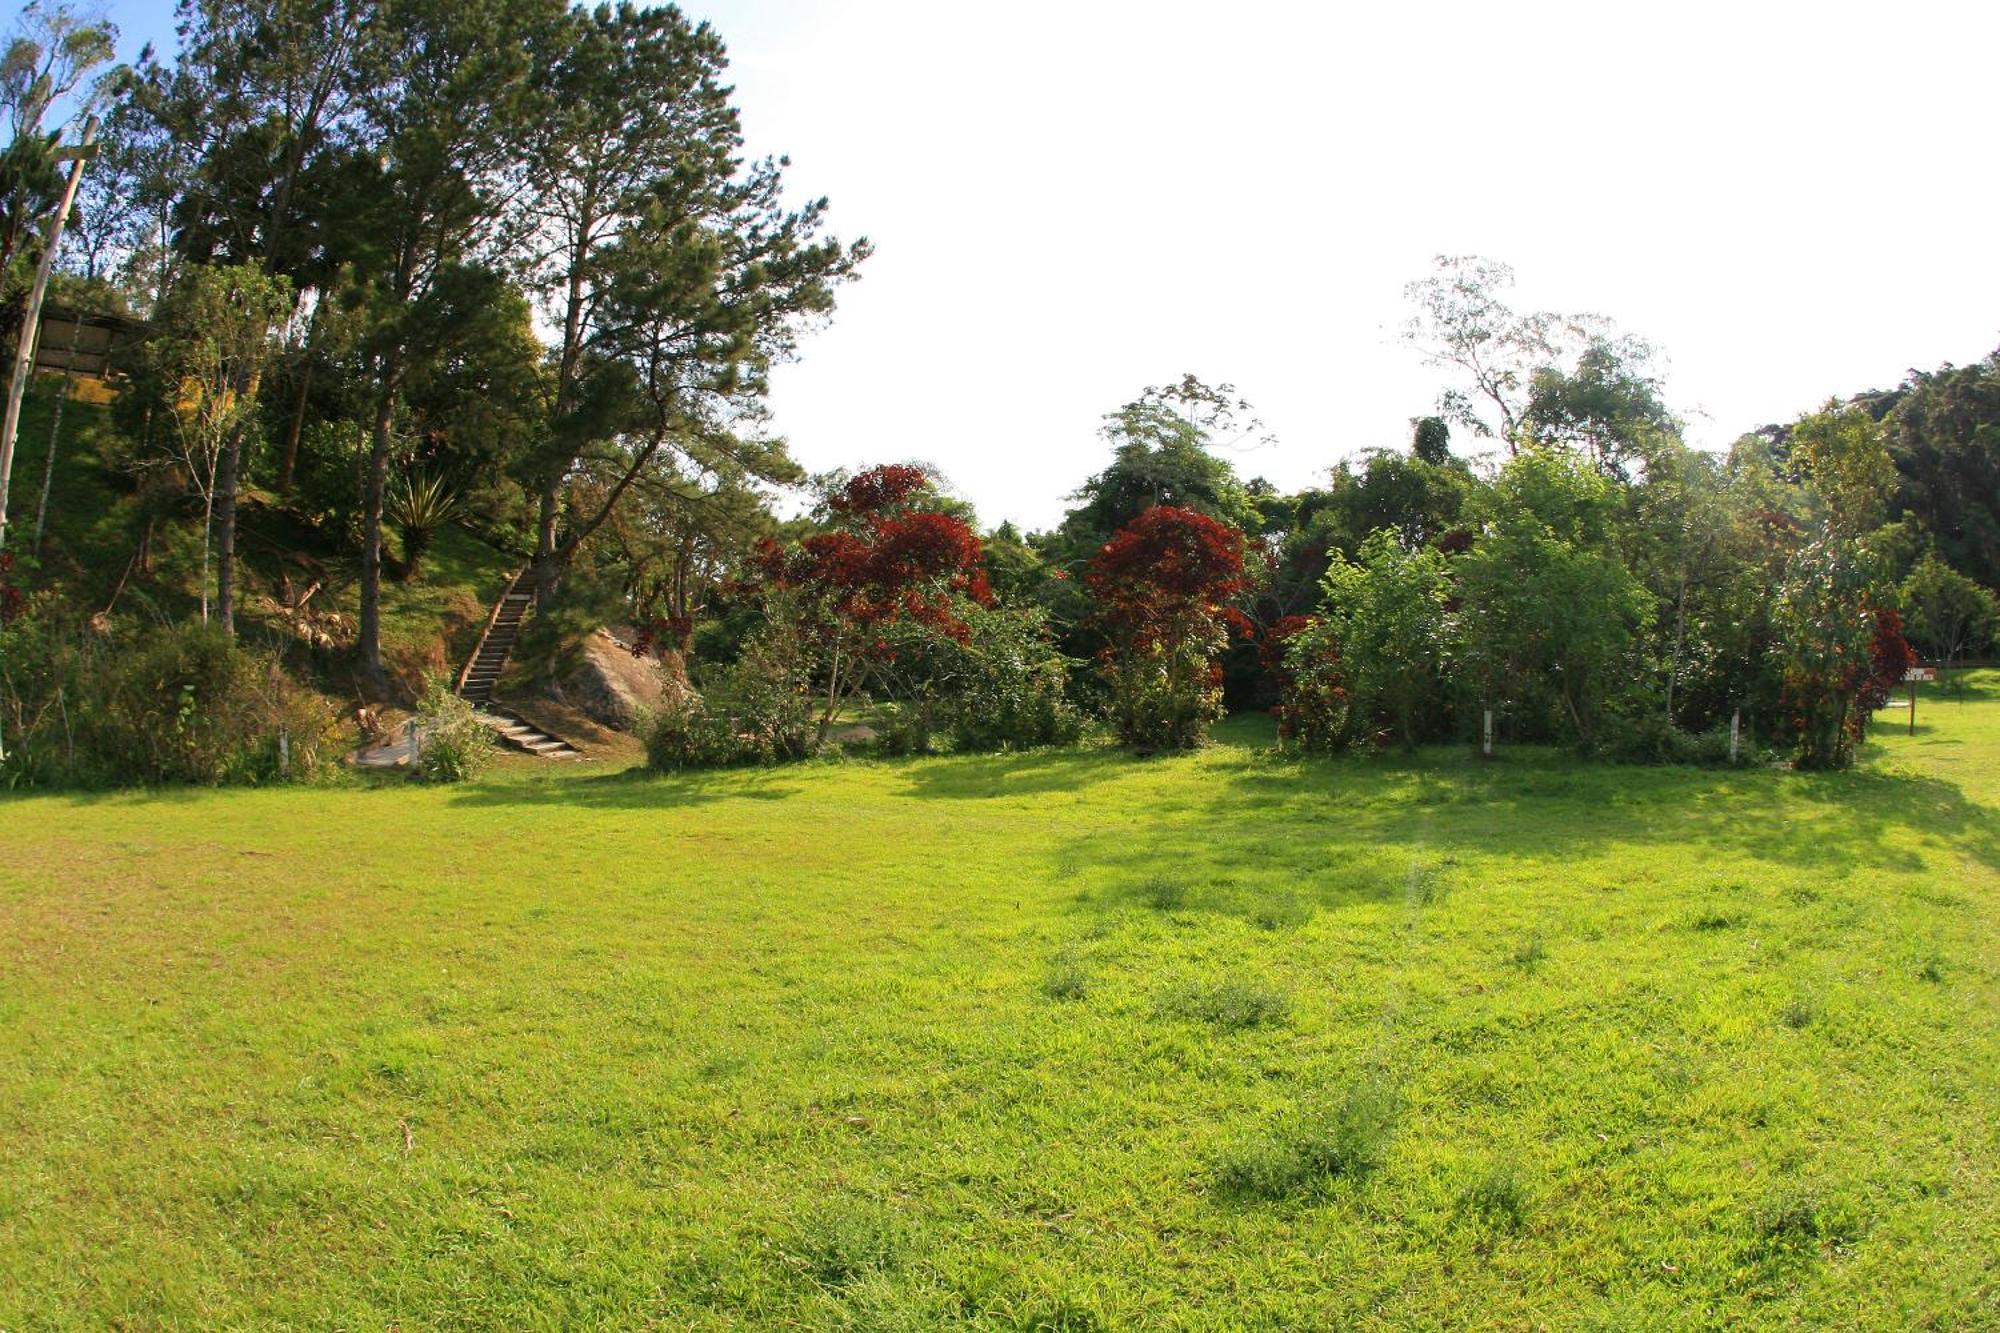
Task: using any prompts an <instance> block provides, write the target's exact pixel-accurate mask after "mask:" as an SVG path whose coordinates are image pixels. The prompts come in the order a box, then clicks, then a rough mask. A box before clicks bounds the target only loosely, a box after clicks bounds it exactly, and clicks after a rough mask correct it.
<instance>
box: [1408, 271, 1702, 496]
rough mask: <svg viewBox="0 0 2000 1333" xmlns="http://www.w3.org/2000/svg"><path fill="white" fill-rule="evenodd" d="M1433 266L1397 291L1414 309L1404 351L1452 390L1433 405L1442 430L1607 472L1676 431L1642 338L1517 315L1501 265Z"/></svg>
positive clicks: (1598, 322)
mask: <svg viewBox="0 0 2000 1333" xmlns="http://www.w3.org/2000/svg"><path fill="white" fill-rule="evenodd" d="M1432 268H1433V270H1434V271H1433V272H1432V273H1431V275H1430V276H1429V277H1426V278H1420V279H1418V280H1417V281H1415V282H1412V283H1410V284H1408V285H1407V286H1405V287H1404V289H1403V295H1404V297H1405V298H1406V299H1408V301H1409V302H1410V304H1411V305H1413V306H1414V307H1415V312H1414V313H1413V314H1412V315H1411V316H1410V319H1409V321H1408V322H1407V323H1406V324H1405V325H1404V327H1403V341H1404V343H1405V344H1406V345H1408V346H1409V347H1411V348H1412V349H1413V350H1415V351H1416V352H1417V353H1418V354H1419V355H1420V356H1421V357H1422V358H1423V360H1424V363H1425V364H1426V365H1429V366H1435V367H1439V368H1441V369H1443V370H1446V371H1448V372H1450V373H1451V374H1452V375H1453V376H1454V377H1456V378H1457V380H1458V381H1459V382H1458V383H1456V384H1454V385H1452V386H1450V387H1449V388H1447V389H1446V390H1445V391H1444V392H1443V393H1442V394H1441V395H1439V398H1438V411H1439V413H1440V414H1441V416H1442V418H1443V419H1444V420H1446V421H1449V422H1452V423H1455V424H1457V425H1461V426H1464V427H1465V428H1466V429H1468V430H1470V431H1472V432H1473V433H1474V434H1475V435H1480V436H1483V437H1485V438H1487V439H1497V440H1500V441H1502V442H1503V443H1505V444H1506V446H1507V452H1508V454H1509V455H1510V456H1511V455H1512V454H1514V453H1517V452H1518V451H1519V450H1520V449H1521V447H1522V446H1523V445H1524V444H1527V443H1528V442H1530V441H1536V442H1540V443H1544V444H1562V445H1567V446H1571V447H1584V448H1587V449H1588V450H1589V451H1590V452H1591V453H1592V454H1593V455H1595V456H1596V457H1597V459H1598V461H1599V465H1600V466H1604V467H1612V466H1615V465H1616V464H1617V463H1618V461H1619V459H1620V456H1621V455H1622V454H1623V453H1624V452H1626V451H1627V450H1629V448H1630V447H1631V446H1632V445H1633V444H1634V442H1635V438H1634V437H1635V434H1636V433H1637V432H1639V431H1642V430H1645V431H1652V432H1656V433H1657V432H1659V431H1662V430H1669V429H1673V428H1674V422H1673V418H1672V416H1671V414H1670V413H1668V411H1667V410H1666V408H1665V406H1664V405H1663V404H1662V403H1661V402H1660V398H1659V378H1658V376H1657V374H1656V373H1655V372H1654V369H1653V360H1654V355H1655V354H1654V350H1653V348H1652V346H1651V345H1650V344H1648V343H1647V342H1645V341H1644V340H1643V339H1640V338H1635V337H1632V336H1631V335H1628V334H1619V333H1616V332H1615V331H1614V330H1613V329H1612V327H1611V324H1610V322H1609V321H1608V320H1606V319H1605V318H1604V317H1603V316H1601V315H1591V314H1574V315H1566V314H1560V313H1557V312H1555V311H1550V310H1517V309H1515V308H1514V307H1513V306H1512V305H1511V304H1509V302H1508V289H1509V288H1511V287H1513V285H1514V270H1513V269H1512V268H1511V267H1509V266H1508V265H1506V264H1503V263H1501V262H1500V261H1498V260H1494V259H1484V258H1481V257H1480V256H1478V255H1439V256H1438V257H1437V258H1436V259H1435V260H1433V261H1432ZM1432 429H1434V428H1432Z"/></svg>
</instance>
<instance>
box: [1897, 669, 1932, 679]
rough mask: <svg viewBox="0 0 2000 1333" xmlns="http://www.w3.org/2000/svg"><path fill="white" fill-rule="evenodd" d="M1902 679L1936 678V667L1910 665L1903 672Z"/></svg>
mask: <svg viewBox="0 0 2000 1333" xmlns="http://www.w3.org/2000/svg"><path fill="white" fill-rule="evenodd" d="M1903 679H1904V680H1936V679H1937V668H1936V667H1911V668H1910V669H1909V670H1908V671H1905V672H1904V673H1903Z"/></svg>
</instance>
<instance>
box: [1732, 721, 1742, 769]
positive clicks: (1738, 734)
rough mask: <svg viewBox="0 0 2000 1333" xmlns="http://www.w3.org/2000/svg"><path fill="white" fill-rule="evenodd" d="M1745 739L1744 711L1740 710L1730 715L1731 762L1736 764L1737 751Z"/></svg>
mask: <svg viewBox="0 0 2000 1333" xmlns="http://www.w3.org/2000/svg"><path fill="white" fill-rule="evenodd" d="M1742 738H1743V710H1742V709H1741V708H1738V709H1737V710H1736V711H1735V712H1733V713H1731V714H1730V715H1729V762H1730V763H1732V764H1733V763H1735V762H1736V749H1737V746H1738V745H1739V744H1740V743H1741V741H1742Z"/></svg>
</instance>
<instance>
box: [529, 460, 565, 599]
mask: <svg viewBox="0 0 2000 1333" xmlns="http://www.w3.org/2000/svg"><path fill="white" fill-rule="evenodd" d="M561 490H562V478H561V477H560V476H550V477H549V478H548V479H547V480H545V481H544V482H543V483H542V496H541V513H540V515H539V517H538V519H537V521H536V524H535V605H536V606H538V607H546V606H548V605H549V604H550V602H551V601H552V600H553V599H554V597H555V595H556V585H557V583H558V582H559V581H560V579H561V560H560V556H559V555H558V553H557V551H556V522H557V519H558V518H559V517H560V515H561V509H560V507H559V504H558V501H559V498H560V492H561Z"/></svg>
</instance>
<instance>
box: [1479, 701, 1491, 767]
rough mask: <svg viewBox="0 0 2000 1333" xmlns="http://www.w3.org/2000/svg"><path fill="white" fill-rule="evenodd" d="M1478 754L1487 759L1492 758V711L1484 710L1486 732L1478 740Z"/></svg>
mask: <svg viewBox="0 0 2000 1333" xmlns="http://www.w3.org/2000/svg"><path fill="white" fill-rule="evenodd" d="M1479 752H1480V753H1481V754H1483V755H1485V756H1486V757H1487V758H1488V759H1491V758H1492V757H1493V710H1492V709H1490V708H1489V709H1487V710H1486V730H1485V732H1484V734H1483V735H1482V737H1481V739H1480V747H1479Z"/></svg>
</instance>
